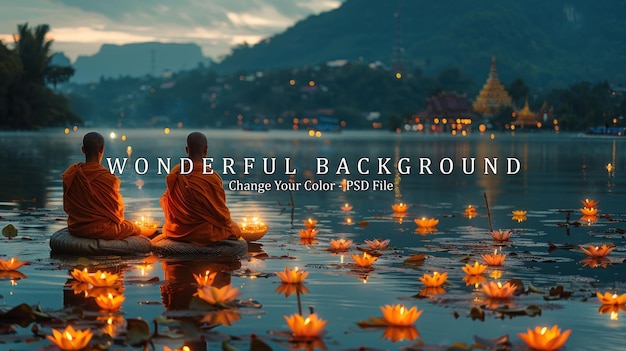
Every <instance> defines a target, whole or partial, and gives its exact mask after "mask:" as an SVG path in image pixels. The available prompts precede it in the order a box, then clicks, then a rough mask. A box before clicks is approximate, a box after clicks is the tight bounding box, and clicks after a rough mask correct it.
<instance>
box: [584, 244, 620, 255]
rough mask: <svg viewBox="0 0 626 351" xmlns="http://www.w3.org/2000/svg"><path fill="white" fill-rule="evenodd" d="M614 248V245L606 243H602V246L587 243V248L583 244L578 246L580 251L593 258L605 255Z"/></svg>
mask: <svg viewBox="0 0 626 351" xmlns="http://www.w3.org/2000/svg"><path fill="white" fill-rule="evenodd" d="M614 248H615V247H614V246H609V245H607V244H602V246H593V245H589V246H588V248H585V247H583V246H581V247H580V249H581V250H582V252H584V253H585V254H586V255H587V256H589V257H593V258H602V257H606V256H607V255H608V254H609V253H611V251H613V249H614Z"/></svg>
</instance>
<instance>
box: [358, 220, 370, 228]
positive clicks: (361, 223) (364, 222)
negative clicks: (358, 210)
mask: <svg viewBox="0 0 626 351" xmlns="http://www.w3.org/2000/svg"><path fill="white" fill-rule="evenodd" d="M359 225H360V226H361V227H367V226H368V225H370V222H368V221H361V222H359Z"/></svg>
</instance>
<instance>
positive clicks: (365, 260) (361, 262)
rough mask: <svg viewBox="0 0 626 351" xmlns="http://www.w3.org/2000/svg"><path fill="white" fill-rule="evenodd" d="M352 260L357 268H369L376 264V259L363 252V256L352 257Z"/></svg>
mask: <svg viewBox="0 0 626 351" xmlns="http://www.w3.org/2000/svg"><path fill="white" fill-rule="evenodd" d="M352 259H353V260H354V262H355V263H356V264H357V265H358V266H359V267H364V268H366V267H370V266H371V265H373V264H374V262H376V260H377V259H378V257H375V256H372V255H370V254H368V253H367V252H363V255H352Z"/></svg>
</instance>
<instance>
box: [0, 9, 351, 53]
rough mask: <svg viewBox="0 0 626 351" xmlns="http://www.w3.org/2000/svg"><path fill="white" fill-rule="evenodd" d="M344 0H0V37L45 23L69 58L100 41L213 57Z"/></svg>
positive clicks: (95, 48) (10, 39) (8, 41)
mask: <svg viewBox="0 0 626 351" xmlns="http://www.w3.org/2000/svg"><path fill="white" fill-rule="evenodd" d="M343 1H344V0H106V1H98V0H94V1H92V0H88V1H83V0H27V1H21V0H20V1H14V0H0V40H2V41H3V42H4V43H5V45H6V44H9V47H11V44H12V43H13V37H12V34H13V33H15V32H16V31H17V25H18V24H23V23H28V24H29V26H32V27H34V26H37V25H39V24H48V25H50V28H51V38H52V39H53V40H54V43H53V44H52V49H53V51H63V52H64V53H65V55H66V56H68V57H69V58H70V59H71V60H72V62H73V61H75V60H76V57H78V56H79V55H92V54H94V53H96V52H97V51H98V50H99V48H100V46H101V45H102V44H104V43H108V44H126V43H135V42H146V41H160V42H179V43H189V42H194V43H197V44H198V45H200V46H201V47H202V51H203V53H204V55H205V56H209V57H211V58H212V59H214V60H219V58H220V56H221V55H225V54H227V53H229V52H230V47H232V46H234V45H236V44H239V43H242V42H244V41H247V42H248V43H250V44H253V43H256V42H257V41H259V40H261V39H262V38H265V37H269V36H271V35H273V34H275V33H279V32H282V31H284V30H285V29H286V28H288V27H290V26H292V25H293V24H294V23H295V22H297V21H298V20H300V19H303V18H306V17H307V16H309V15H311V14H318V13H320V12H324V11H328V10H332V9H334V8H337V7H339V6H340V5H341V2H343Z"/></svg>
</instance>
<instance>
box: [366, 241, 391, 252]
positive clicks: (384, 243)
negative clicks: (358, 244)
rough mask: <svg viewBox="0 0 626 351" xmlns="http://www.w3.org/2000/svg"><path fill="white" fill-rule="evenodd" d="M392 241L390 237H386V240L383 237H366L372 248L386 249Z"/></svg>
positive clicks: (368, 244)
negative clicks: (372, 238)
mask: <svg viewBox="0 0 626 351" xmlns="http://www.w3.org/2000/svg"><path fill="white" fill-rule="evenodd" d="M390 241H391V240H390V239H386V240H383V239H374V240H367V239H365V243H366V244H367V246H369V248H370V249H372V250H384V249H386V248H387V246H388V245H389V242H390Z"/></svg>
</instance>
